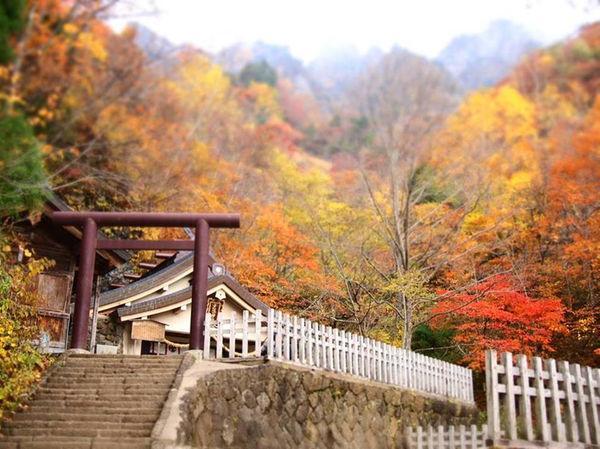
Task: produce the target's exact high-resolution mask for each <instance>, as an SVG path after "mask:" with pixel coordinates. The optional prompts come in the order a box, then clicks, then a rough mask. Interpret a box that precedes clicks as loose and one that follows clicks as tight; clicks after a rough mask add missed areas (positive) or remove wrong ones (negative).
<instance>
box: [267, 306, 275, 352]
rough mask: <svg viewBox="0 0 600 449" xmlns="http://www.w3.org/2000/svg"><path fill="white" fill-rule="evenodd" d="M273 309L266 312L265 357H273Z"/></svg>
mask: <svg viewBox="0 0 600 449" xmlns="http://www.w3.org/2000/svg"><path fill="white" fill-rule="evenodd" d="M274 348H275V311H274V310H273V309H269V312H268V314H267V358H268V359H273V358H274V357H275V351H274Z"/></svg>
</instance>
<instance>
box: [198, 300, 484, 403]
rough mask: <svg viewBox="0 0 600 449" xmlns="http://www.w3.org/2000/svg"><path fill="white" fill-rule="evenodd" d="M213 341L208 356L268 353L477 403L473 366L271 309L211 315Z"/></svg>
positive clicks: (209, 327)
mask: <svg viewBox="0 0 600 449" xmlns="http://www.w3.org/2000/svg"><path fill="white" fill-rule="evenodd" d="M211 339H212V340H215V341H216V348H215V352H214V353H212V352H211V351H205V356H206V357H207V358H210V357H213V356H214V357H215V358H217V359H219V358H223V355H224V352H225V351H227V352H228V355H227V357H228V358H246V357H258V356H266V357H267V358H268V359H271V360H282V361H287V362H292V363H297V364H300V365H303V366H308V367H314V368H322V369H326V370H330V371H334V372H338V373H345V374H350V375H353V376H356V377H360V378H364V379H369V380H373V381H377V382H383V383H386V384H391V385H395V386H399V387H402V388H406V389H411V390H416V391H421V392H425V393H430V394H432V395H436V396H442V397H447V398H452V399H458V400H460V401H463V402H468V403H472V402H473V378H472V372H471V370H470V369H467V368H463V367H461V366H458V365H453V364H451V363H446V362H443V361H441V360H437V359H434V358H431V357H427V356H424V355H421V354H417V353H415V352H412V351H407V350H404V349H402V348H398V347H396V346H392V345H389V344H386V343H382V342H380V341H376V340H372V339H370V338H366V337H362V336H359V335H356V334H352V333H350V332H345V331H340V330H338V329H333V328H331V327H329V326H325V325H323V324H319V323H315V322H312V321H310V320H307V319H304V318H299V317H297V316H289V315H287V314H284V313H282V312H280V311H275V310H273V309H269V311H268V314H267V319H266V321H265V320H264V318H263V317H262V314H261V313H260V312H259V311H258V312H256V314H254V315H252V316H250V315H249V314H248V313H247V312H244V314H243V315H242V320H239V317H238V316H237V315H236V314H235V313H234V314H232V315H231V316H230V317H229V318H224V317H222V316H220V317H219V319H218V320H217V321H216V322H214V321H213V320H212V318H211V316H210V315H207V316H206V321H205V341H204V347H205V348H209V347H210V342H211ZM249 345H250V346H251V347H252V350H249ZM213 354H214V355H213Z"/></svg>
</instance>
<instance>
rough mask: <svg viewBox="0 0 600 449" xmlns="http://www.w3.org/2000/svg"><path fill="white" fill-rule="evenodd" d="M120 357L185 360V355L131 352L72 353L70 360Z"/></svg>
mask: <svg viewBox="0 0 600 449" xmlns="http://www.w3.org/2000/svg"><path fill="white" fill-rule="evenodd" d="M77 359H94V360H97V359H119V360H180V361H181V360H183V355H168V356H167V355H130V354H70V355H69V360H77Z"/></svg>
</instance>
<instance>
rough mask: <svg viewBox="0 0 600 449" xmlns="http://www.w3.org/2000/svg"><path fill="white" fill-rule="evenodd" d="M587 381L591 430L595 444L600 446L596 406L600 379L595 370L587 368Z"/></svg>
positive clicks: (599, 424) (599, 426) (599, 420)
mask: <svg viewBox="0 0 600 449" xmlns="http://www.w3.org/2000/svg"><path fill="white" fill-rule="evenodd" d="M596 371H597V370H596ZM594 377H596V379H594ZM585 380H586V382H587V384H588V393H589V402H588V409H589V411H590V418H591V420H592V425H591V426H590V428H591V429H590V430H591V431H592V432H591V433H592V437H593V442H594V443H595V444H598V445H600V419H599V418H598V406H597V405H596V402H597V401H598V400H599V399H600V397H599V396H598V395H597V394H596V388H598V389H600V383H597V382H600V379H598V378H597V376H594V369H593V368H591V367H589V366H587V367H586V368H585ZM594 384H596V385H594Z"/></svg>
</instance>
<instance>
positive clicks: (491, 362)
mask: <svg viewBox="0 0 600 449" xmlns="http://www.w3.org/2000/svg"><path fill="white" fill-rule="evenodd" d="M497 364H498V362H497V359H496V351H494V350H492V349H489V350H487V351H486V353H485V389H486V396H487V415H488V428H489V438H490V439H491V440H493V441H496V440H498V439H499V438H500V397H499V393H498V367H497Z"/></svg>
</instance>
